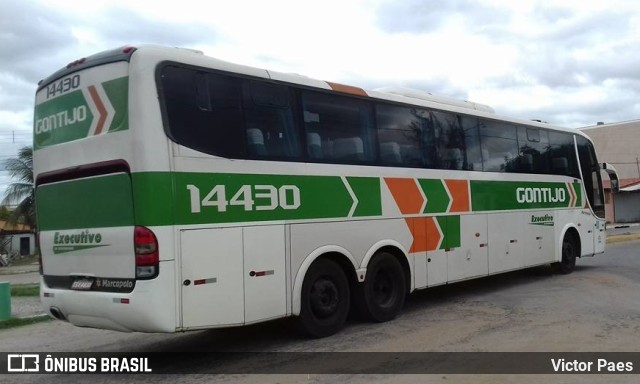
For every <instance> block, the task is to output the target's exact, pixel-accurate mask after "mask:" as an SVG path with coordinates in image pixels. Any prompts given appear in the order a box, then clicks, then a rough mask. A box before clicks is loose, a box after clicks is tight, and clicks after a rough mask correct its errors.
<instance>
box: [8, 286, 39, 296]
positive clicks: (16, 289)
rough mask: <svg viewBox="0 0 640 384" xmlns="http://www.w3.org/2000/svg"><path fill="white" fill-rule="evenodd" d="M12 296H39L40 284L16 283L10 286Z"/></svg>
mask: <svg viewBox="0 0 640 384" xmlns="http://www.w3.org/2000/svg"><path fill="white" fill-rule="evenodd" d="M11 296H12V297H31V296H40V284H16V285H12V286H11Z"/></svg>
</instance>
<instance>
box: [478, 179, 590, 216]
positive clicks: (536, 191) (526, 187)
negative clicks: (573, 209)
mask: <svg viewBox="0 0 640 384" xmlns="http://www.w3.org/2000/svg"><path fill="white" fill-rule="evenodd" d="M470 185H471V204H472V209H473V211H474V212H482V211H501V210H512V209H538V208H565V207H569V204H570V203H571V193H570V191H569V190H568V188H567V184H565V183H549V182H527V181H482V180H471V181H470ZM578 185H579V183H578ZM577 189H578V190H579V187H578V188H577Z"/></svg>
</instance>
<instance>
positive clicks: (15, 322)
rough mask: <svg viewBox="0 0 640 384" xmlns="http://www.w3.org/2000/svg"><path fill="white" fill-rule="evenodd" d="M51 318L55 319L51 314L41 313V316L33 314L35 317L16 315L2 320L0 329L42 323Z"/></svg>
mask: <svg viewBox="0 0 640 384" xmlns="http://www.w3.org/2000/svg"><path fill="white" fill-rule="evenodd" d="M49 320H53V319H52V318H51V316H49V315H40V316H33V317H26V318H18V317H14V318H11V319H8V320H3V321H0V330H2V329H9V328H15V327H22V326H23V325H30V324H36V323H42V322H45V321H49Z"/></svg>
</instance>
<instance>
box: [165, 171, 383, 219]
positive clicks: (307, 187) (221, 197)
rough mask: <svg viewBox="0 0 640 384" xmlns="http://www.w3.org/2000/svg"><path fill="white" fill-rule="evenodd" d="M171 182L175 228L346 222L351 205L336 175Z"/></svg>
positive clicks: (181, 177)
mask: <svg viewBox="0 0 640 384" xmlns="http://www.w3.org/2000/svg"><path fill="white" fill-rule="evenodd" d="M174 182H175V198H176V199H175V207H176V221H177V223H180V224H205V223H233V222H245V221H274V220H299V219H323V218H346V217H348V216H349V212H350V210H351V208H352V206H353V204H354V200H353V199H352V198H351V194H350V193H349V191H348V190H347V187H346V186H345V184H344V183H343V181H342V179H341V178H340V177H338V176H302V175H296V176H291V175H262V174H220V173H183V172H180V173H175V174H174ZM355 184H356V189H357V190H358V192H359V193H360V194H361V193H362V191H360V186H361V185H360V183H359V182H358V181H356V183H355ZM352 188H353V187H352ZM378 190H379V187H378ZM378 195H379V192H378ZM363 207H364V208H362V209H360V212H358V209H357V206H356V212H358V213H359V214H361V213H362V212H366V211H367V210H369V209H370V206H369V203H368V202H367V200H366V199H365V201H364V205H363Z"/></svg>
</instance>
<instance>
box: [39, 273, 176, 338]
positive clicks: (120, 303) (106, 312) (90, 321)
mask: <svg viewBox="0 0 640 384" xmlns="http://www.w3.org/2000/svg"><path fill="white" fill-rule="evenodd" d="M174 270H175V269H174V262H173V261H164V262H161V265H160V271H161V272H160V274H159V276H158V277H157V278H155V279H153V280H139V281H137V282H136V286H135V289H134V290H133V291H132V292H130V293H113V292H95V291H88V292H87V291H72V290H68V289H51V288H48V287H46V285H45V283H44V281H43V279H42V278H41V283H40V287H41V289H40V300H41V302H42V306H43V308H44V310H45V311H46V312H47V313H49V314H53V313H55V312H56V310H57V311H59V313H60V314H61V315H62V316H63V317H64V319H65V320H67V321H69V322H70V323H72V324H74V325H76V326H79V327H90V328H100V329H111V330H116V331H121V332H175V331H176V328H177V315H176V290H175V278H174ZM52 309H53V312H52Z"/></svg>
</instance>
